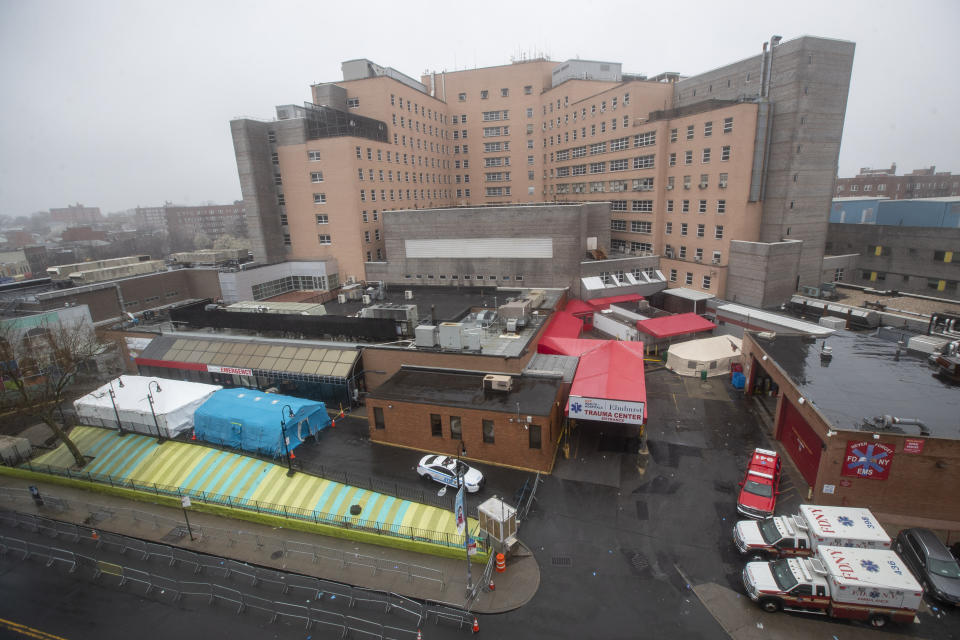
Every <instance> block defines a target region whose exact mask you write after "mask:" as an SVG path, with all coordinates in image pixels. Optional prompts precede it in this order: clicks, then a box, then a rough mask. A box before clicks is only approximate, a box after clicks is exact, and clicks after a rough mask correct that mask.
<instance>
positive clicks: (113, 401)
mask: <svg viewBox="0 0 960 640" xmlns="http://www.w3.org/2000/svg"><path fill="white" fill-rule="evenodd" d="M118 379H119V380H120V388H121V389H122V388H123V378H118ZM107 391H108V392H109V393H110V404H112V405H113V415H115V416H116V417H117V430H118V431H117V435H118V436H123V435H126V434H125V433H124V431H123V423H122V422H120V412H119V411H117V394H116V392H115V391H114V390H113V380H111V381H110V387H109V388H108V389H107ZM100 397H101V398H102V397H103V396H100Z"/></svg>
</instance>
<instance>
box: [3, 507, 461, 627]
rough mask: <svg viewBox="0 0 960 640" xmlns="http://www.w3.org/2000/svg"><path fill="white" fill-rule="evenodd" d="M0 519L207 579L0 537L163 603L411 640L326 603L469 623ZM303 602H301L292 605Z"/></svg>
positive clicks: (267, 574)
mask: <svg viewBox="0 0 960 640" xmlns="http://www.w3.org/2000/svg"><path fill="white" fill-rule="evenodd" d="M0 523H3V524H6V525H8V526H12V527H24V528H26V529H28V530H30V531H33V532H35V533H38V534H40V535H45V536H49V537H52V538H61V537H64V538H67V539H68V540H69V541H70V542H72V543H76V544H90V545H92V546H93V547H94V549H95V550H98V551H99V550H104V551H114V552H117V553H119V554H121V555H127V554H128V553H130V552H134V553H136V554H139V558H138V559H139V560H141V561H151V562H153V561H160V563H161V565H162V566H166V567H168V568H171V569H172V568H176V569H177V570H180V571H183V570H186V571H188V572H189V573H190V574H191V575H192V576H207V577H208V580H207V581H202V580H196V579H191V580H181V579H178V578H173V577H170V576H167V575H160V574H158V573H155V572H151V571H144V570H142V569H136V568H133V567H130V566H127V565H124V564H118V563H116V562H108V561H105V560H104V559H102V557H95V556H91V555H85V554H81V553H77V552H76V551H72V550H70V549H66V548H63V547H59V546H53V545H44V544H39V543H36V542H32V541H29V540H25V539H21V538H17V537H11V536H3V535H0V557H3V558H7V557H8V556H9V555H10V554H11V553H15V554H19V555H20V556H21V557H20V559H21V560H28V559H30V558H38V559H40V560H41V561H43V562H44V563H45V565H46V566H47V567H52V566H54V565H57V566H63V567H65V568H66V569H67V570H68V572H69V573H75V572H77V571H78V569H87V570H88V575H89V577H90V579H91V580H97V579H98V578H100V577H101V576H104V575H107V576H112V577H114V578H115V579H117V580H118V582H117V585H116V586H117V587H123V586H125V585H126V584H128V583H131V584H140V585H141V586H143V587H144V588H145V591H144V594H143V595H151V593H152V592H153V593H154V595H158V594H164V595H166V596H167V597H169V598H170V603H171V604H173V603H177V602H179V601H180V600H181V599H183V598H184V597H198V598H206V599H207V603H208V604H211V605H213V604H216V603H217V602H226V603H228V604H233V605H236V607H237V611H236V612H237V613H238V614H240V613H243V612H245V611H250V610H258V611H261V612H263V613H266V614H268V615H269V616H270V621H271V622H275V621H277V620H278V619H281V618H293V619H299V620H301V621H303V622H304V623H305V626H306V629H307V630H309V629H311V627H312V626H313V625H328V626H331V625H332V626H334V627H337V628H340V629H341V632H342V633H343V634H346V635H349V632H351V631H353V632H357V633H358V634H362V635H372V636H373V637H378V638H397V637H398V636H390V635H386V631H388V630H390V631H392V632H399V633H402V634H411V637H412V636H413V635H414V634H416V631H414V630H409V629H401V628H398V627H392V626H389V625H383V624H381V623H378V622H373V621H370V620H366V619H364V618H360V617H357V616H353V615H350V614H349V613H340V612H336V611H331V610H330V608H331V607H330V605H331V603H336V604H338V605H339V604H340V603H342V606H343V608H344V609H345V610H346V611H350V610H353V609H357V608H358V607H360V606H363V607H367V608H369V607H374V608H382V609H383V612H384V613H391V614H395V615H397V616H399V617H401V618H403V619H404V620H406V621H408V622H410V623H412V625H413V627H414V628H417V627H420V626H421V625H422V623H423V622H424V621H426V620H429V619H430V618H431V617H433V618H434V619H435V620H436V621H440V620H445V621H448V622H454V623H456V624H457V625H458V626H459V627H460V628H463V627H464V626H467V627H469V625H470V621H471V619H472V618H471V616H470V614H469V612H468V611H466V610H464V609H459V608H456V607H454V606H451V605H449V604H446V603H437V602H433V601H424V602H420V601H417V600H413V599H411V598H407V597H405V596H402V595H400V594H397V593H393V592H384V591H376V590H372V589H366V588H363V587H354V586H351V585H346V584H341V583H338V582H332V581H330V580H324V579H321V578H314V577H311V576H304V575H300V574H295V573H287V572H281V571H274V570H272V569H268V568H264V567H258V566H253V565H249V564H245V563H242V562H237V561H234V560H228V559H223V558H219V557H217V556H209V555H206V554H202V553H194V552H192V551H188V550H186V549H180V548H178V547H172V546H168V545H163V544H157V543H152V542H146V541H144V540H139V539H137V538H129V537H127V536H122V535H118V534H111V533H107V532H102V531H98V530H96V529H94V528H93V527H88V526H85V525H74V524H72V523H66V522H60V521H57V520H51V519H49V518H44V517H42V516H36V515H32V514H24V513H19V512H13V511H0ZM214 579H220V580H224V581H227V580H229V581H231V585H230V586H227V585H223V584H218V583H217V582H214V581H213V580H214ZM245 588H246V589H253V588H256V589H258V590H261V591H264V592H265V593H273V594H275V596H285V595H290V596H291V599H293V600H295V602H286V601H283V600H282V599H281V598H279V597H274V598H264V597H260V596H258V595H252V594H250V593H246V592H245V591H244V589H245ZM304 599H306V602H307V603H308V604H307V605H302V604H299V603H300V602H303V601H304ZM346 635H343V636H341V637H346ZM356 637H360V636H356ZM404 637H405V636H404Z"/></svg>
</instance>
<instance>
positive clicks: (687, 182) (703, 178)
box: [667, 173, 730, 191]
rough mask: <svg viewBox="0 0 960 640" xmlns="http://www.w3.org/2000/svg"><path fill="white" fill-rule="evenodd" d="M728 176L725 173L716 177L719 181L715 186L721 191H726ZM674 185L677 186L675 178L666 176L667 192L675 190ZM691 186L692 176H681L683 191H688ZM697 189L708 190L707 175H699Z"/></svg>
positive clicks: (708, 175)
mask: <svg viewBox="0 0 960 640" xmlns="http://www.w3.org/2000/svg"><path fill="white" fill-rule="evenodd" d="M729 175H730V174H727V173H721V174H720V175H719V176H718V178H719V179H718V180H717V186H718V187H720V188H721V189H726V188H727V184H728V183H729ZM676 185H677V183H676V176H667V191H673V190H674V189H675V188H676ZM692 185H693V176H691V175H689V174H687V175H685V176H683V182H682V183H681V186H683V188H684V190H685V191H689V190H690V189H691V187H692ZM697 187H698V188H700V189H708V188H709V187H710V174H709V173H701V174H700V182H699V183H698V184H697Z"/></svg>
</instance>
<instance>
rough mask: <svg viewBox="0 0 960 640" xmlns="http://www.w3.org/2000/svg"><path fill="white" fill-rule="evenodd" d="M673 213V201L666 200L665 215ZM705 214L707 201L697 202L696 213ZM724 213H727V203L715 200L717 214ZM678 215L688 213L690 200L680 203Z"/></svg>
mask: <svg viewBox="0 0 960 640" xmlns="http://www.w3.org/2000/svg"><path fill="white" fill-rule="evenodd" d="M673 211H674V201H673V200H667V213H673ZM706 212H707V201H706V200H698V201H697V213H706ZM726 212H727V201H726V200H717V213H726ZM680 213H690V200H681V201H680Z"/></svg>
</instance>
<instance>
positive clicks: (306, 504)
mask: <svg viewBox="0 0 960 640" xmlns="http://www.w3.org/2000/svg"><path fill="white" fill-rule="evenodd" d="M305 477H306V478H307V481H306V482H304V483H303V484H302V485H300V488H299V489H297V491H296V493H294V494H292V495H291V496H290V500H289V502H287V504H289V505H292V506H294V507H299V508H300V509H307V510H311V511H312V510H313V503H314V502H315V501H316V498H314V496H316V495H317V487H319V486H320V479H319V478H315V477H314V476H305Z"/></svg>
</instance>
